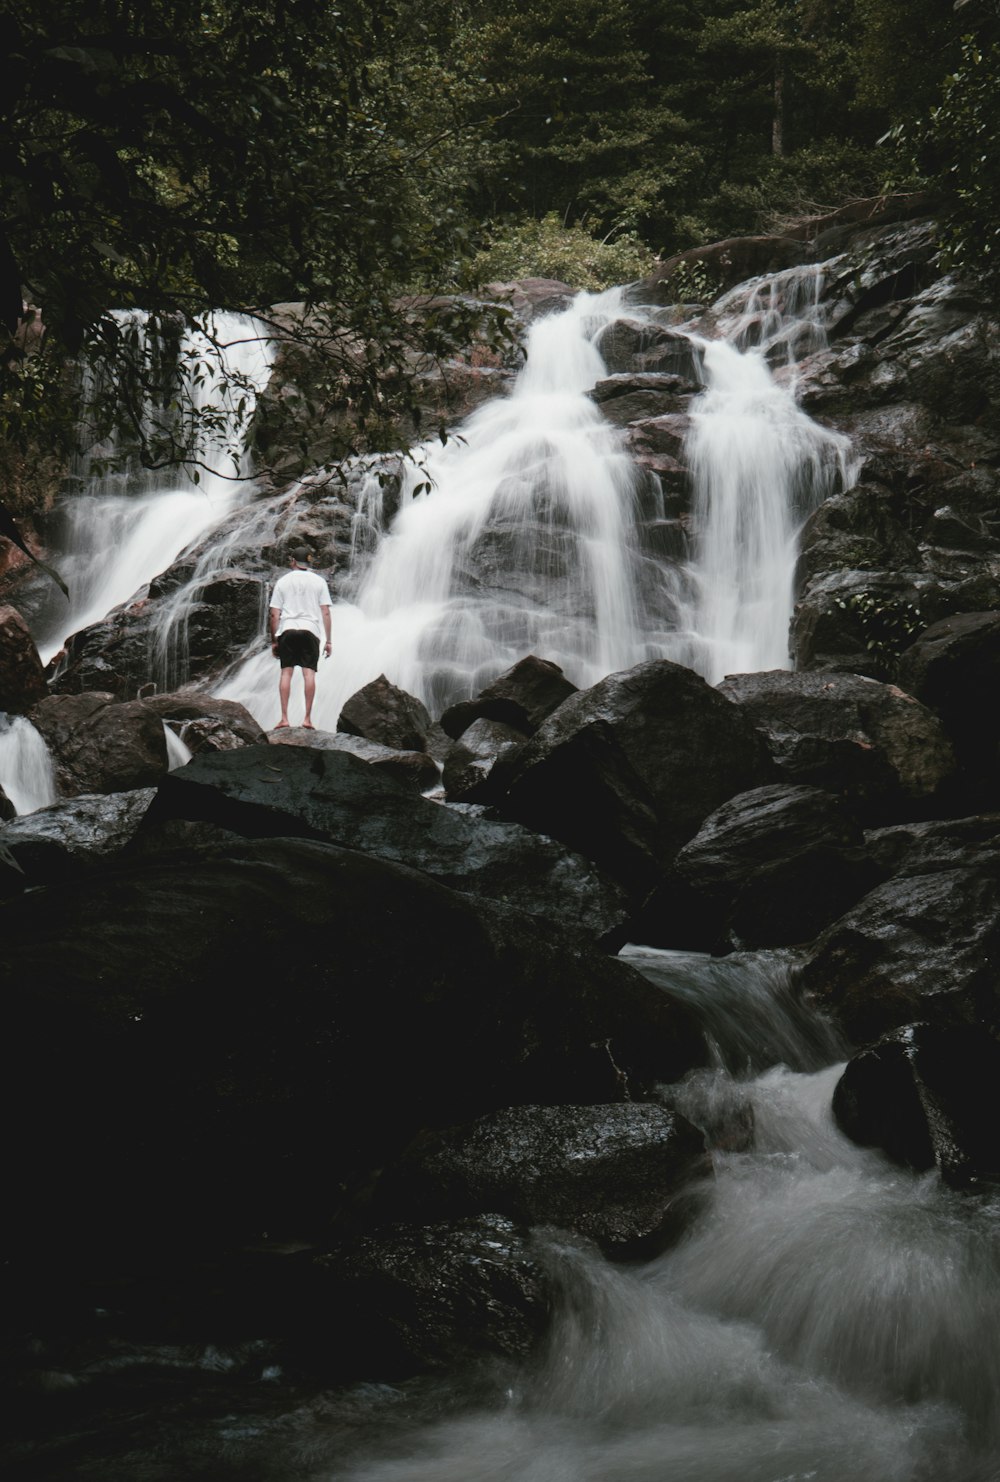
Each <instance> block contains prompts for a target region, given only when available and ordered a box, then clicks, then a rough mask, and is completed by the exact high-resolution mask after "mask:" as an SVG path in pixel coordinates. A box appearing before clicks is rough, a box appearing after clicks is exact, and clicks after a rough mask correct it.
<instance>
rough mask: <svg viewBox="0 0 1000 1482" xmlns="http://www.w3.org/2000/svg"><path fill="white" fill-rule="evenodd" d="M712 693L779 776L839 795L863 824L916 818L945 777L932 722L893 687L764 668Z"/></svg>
mask: <svg viewBox="0 0 1000 1482" xmlns="http://www.w3.org/2000/svg"><path fill="white" fill-rule="evenodd" d="M719 689H720V691H721V693H722V694H724V695H726V696H727V697H728V698H729V699H730V700H732V701H734V702H735V703H736V704H737V705H739V706H741V707H742V708H744V709H745V710H746V711H747V712H748V714H749V716H750V717H751V719H752V720H753V722H754V724H755V725H757V726H758V727H759V728H760V729H761V731H762V732H763V733H764V734H765V735H766V737H767V740H768V745H769V746H770V749H771V754H772V756H773V758H774V762H775V765H776V767H777V769H778V771H779V772H780V773H781V775H782V777H784V778H786V779H787V780H788V781H790V782H799V783H806V784H812V785H814V786H818V787H823V788H826V789H827V790H828V791H830V792H836V793H838V794H840V795H841V796H842V797H844V798H845V799H846V800H847V801H848V802H849V803H850V804H851V806H852V808H853V809H854V810H855V811H856V813H857V816H858V817H859V819H860V820H861V821H863V822H866V823H870V824H876V823H887V822H890V821H894V820H897V819H904V818H915V817H919V816H921V809H925V810H926V809H930V808H932V807H933V806H934V804H935V800H936V799H937V798H938V796H939V795H940V794H941V792H942V791H943V790H944V789H945V788H946V786H947V784H948V783H949V781H950V780H951V778H952V776H953V773H954V770H955V758H954V753H953V752H952V749H951V746H950V744H949V742H948V740H947V737H946V736H945V734H944V731H943V729H942V726H941V723H940V722H939V721H938V719H937V717H936V716H934V715H933V714H932V713H931V711H929V710H928V709H927V708H926V707H925V706H923V705H921V704H920V702H919V701H918V700H915V699H914V698H913V696H912V695H908V694H905V693H904V691H902V690H901V689H899V688H897V687H896V686H895V685H890V684H881V683H879V682H877V681H876V680H873V679H866V678H863V677H862V676H860V675H857V674H813V673H806V674H802V673H791V672H789V671H786V670H783V669H773V670H768V671H766V672H764V673H760V674H741V675H735V676H732V677H730V678H728V679H726V680H724V681H723V683H722V684H721V685H720V686H719Z"/></svg>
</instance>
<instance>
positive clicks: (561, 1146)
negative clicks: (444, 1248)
mask: <svg viewBox="0 0 1000 1482" xmlns="http://www.w3.org/2000/svg"><path fill="white" fill-rule="evenodd" d="M704 1154H705V1148H704V1139H703V1138H702V1135H701V1133H700V1132H699V1131H698V1130H697V1129H696V1128H695V1127H692V1126H691V1124H690V1123H689V1122H687V1121H685V1119H684V1118H683V1117H681V1116H679V1115H678V1114H677V1113H676V1112H672V1111H668V1110H667V1109H666V1108H665V1107H663V1106H657V1105H655V1104H650V1103H647V1104H637V1103H635V1102H623V1103H618V1104H614V1105H611V1106H585V1107H576V1106H558V1107H549V1106H519V1107H509V1108H505V1109H504V1110H502V1111H498V1112H494V1113H492V1114H491V1115H490V1116H487V1117H483V1118H480V1119H479V1120H478V1121H476V1122H473V1123H471V1124H469V1125H467V1126H464V1127H450V1128H447V1129H446V1130H445V1131H443V1132H439V1133H434V1134H428V1135H427V1136H425V1137H423V1138H421V1139H420V1140H419V1141H418V1142H417V1143H416V1144H414V1146H412V1147H411V1148H409V1149H408V1150H407V1152H406V1154H405V1155H404V1157H403V1158H402V1159H401V1160H400V1161H399V1162H397V1163H396V1164H394V1165H393V1166H392V1167H391V1168H390V1169H388V1170H387V1171H386V1172H385V1173H384V1174H383V1176H382V1178H381V1179H380V1180H379V1184H378V1188H377V1191H376V1201H375V1203H376V1209H377V1210H378V1211H379V1212H380V1213H382V1214H386V1213H387V1214H388V1215H389V1217H390V1218H392V1217H396V1218H399V1217H401V1215H402V1214H403V1212H404V1211H405V1212H406V1214H407V1216H408V1217H409V1218H418V1219H445V1218H448V1219H454V1218H457V1217H461V1216H465V1215H471V1214H477V1213H480V1212H486V1211H490V1210H492V1211H497V1212H499V1213H500V1214H505V1215H508V1216H509V1217H510V1218H511V1219H514V1220H518V1221H520V1222H521V1223H523V1224H527V1225H556V1226H559V1227H560V1228H562V1229H567V1230H570V1231H573V1232H575V1233H576V1234H579V1235H583V1236H585V1237H586V1238H587V1239H590V1240H594V1241H596V1242H597V1244H598V1245H600V1246H601V1248H602V1249H603V1250H604V1251H605V1253H607V1254H611V1255H616V1256H619V1257H620V1256H629V1257H634V1256H637V1255H639V1254H640V1253H642V1254H645V1255H649V1254H651V1253H653V1252H654V1251H656V1250H658V1249H662V1248H663V1247H664V1246H665V1245H666V1244H667V1243H668V1241H669V1239H670V1237H671V1235H672V1234H673V1233H674V1232H675V1227H676V1223H677V1219H678V1209H677V1204H678V1195H679V1193H680V1191H681V1190H683V1189H684V1187H685V1186H686V1184H687V1183H688V1182H689V1181H690V1179H691V1178H692V1177H693V1176H697V1175H700V1176H703V1175H704V1173H705V1169H706V1160H705V1155H704ZM395 1211H398V1213H396V1214H395V1215H394V1212H395Z"/></svg>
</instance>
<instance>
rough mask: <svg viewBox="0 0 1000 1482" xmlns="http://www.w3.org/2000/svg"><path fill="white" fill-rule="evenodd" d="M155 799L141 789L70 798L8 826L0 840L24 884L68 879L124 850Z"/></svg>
mask: <svg viewBox="0 0 1000 1482" xmlns="http://www.w3.org/2000/svg"><path fill="white" fill-rule="evenodd" d="M155 796H156V789H155V788H152V787H140V788H136V789H135V790H134V791H131V792H120V793H98V794H95V795H90V796H88V795H86V794H84V795H82V796H80V797H75V798H69V799H67V800H66V801H64V802H61V803H53V804H51V806H50V807H48V808H39V809H37V810H36V811H35V812H34V813H26V814H24V816H23V817H21V818H18V819H16V820H15V821H14V822H13V823H9V824H7V825H6V826H5V827H4V829H3V831H2V833H0V840H2V842H3V844H4V846H5V848H6V849H7V850H8V852H9V853H10V855H11V856H12V857H13V858H14V859H15V860H16V861H17V863H18V864H19V865H20V867H21V869H22V870H23V871H24V874H25V878H26V882H27V883H30V884H31V885H49V884H52V883H54V882H56V881H58V880H66V879H71V878H72V877H73V876H75V875H79V874H81V873H82V872H83V871H84V870H85V869H88V868H90V867H92V866H93V865H95V864H98V863H100V862H102V861H104V860H106V859H109V858H111V857H112V856H113V855H115V854H117V853H118V852H119V850H121V849H123V848H124V847H125V845H126V844H127V843H128V842H129V840H130V839H131V838H132V836H133V834H134V833H135V831H136V829H137V828H138V827H139V824H140V822H141V821H142V818H143V815H144V814H145V812H146V809H147V808H148V807H149V805H150V803H151V802H152V801H153V798H154V797H155Z"/></svg>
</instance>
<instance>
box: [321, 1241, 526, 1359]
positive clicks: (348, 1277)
mask: <svg viewBox="0 0 1000 1482" xmlns="http://www.w3.org/2000/svg"><path fill="white" fill-rule="evenodd" d="M312 1270H313V1273H314V1279H313V1282H312V1283H311V1293H312V1296H313V1300H314V1304H315V1305H314V1309H313V1310H314V1315H318V1314H325V1315H328V1320H329V1323H330V1324H332V1325H333V1327H335V1328H336V1331H337V1335H338V1347H341V1346H346V1348H347V1349H348V1350H349V1352H350V1353H351V1355H352V1359H351V1361H352V1362H353V1364H354V1366H355V1367H354V1373H355V1374H356V1375H360V1376H361V1377H367V1376H368V1375H370V1374H372V1373H375V1374H378V1375H379V1376H380V1377H381V1378H383V1379H386V1378H395V1377H397V1376H405V1375H407V1374H411V1373H413V1372H414V1371H415V1370H421V1369H438V1368H443V1367H448V1368H453V1367H454V1366H455V1365H462V1366H467V1365H468V1364H470V1363H473V1362H475V1361H476V1360H482V1358H483V1357H485V1356H491V1357H494V1358H497V1357H499V1358H503V1359H508V1360H509V1359H524V1358H526V1357H528V1355H529V1354H530V1353H531V1351H532V1349H533V1348H534V1347H535V1346H536V1345H537V1343H538V1342H539V1340H540V1339H541V1338H542V1336H543V1334H544V1333H545V1331H546V1329H547V1327H548V1323H549V1318H550V1315H551V1310H552V1307H553V1305H554V1298H555V1293H554V1288H553V1280H552V1276H551V1274H550V1272H549V1271H548V1270H547V1268H546V1265H545V1262H544V1261H543V1260H541V1259H540V1258H539V1252H538V1250H537V1249H536V1247H535V1245H534V1244H533V1243H532V1241H531V1239H530V1238H529V1236H528V1235H527V1233H526V1232H525V1231H524V1230H523V1229H521V1228H519V1227H518V1226H517V1225H516V1224H515V1223H514V1222H513V1221H511V1220H509V1219H506V1218H504V1217H503V1216H502V1215H500V1214H495V1213H487V1214H484V1215H481V1216H479V1217H477V1218H470V1219H464V1220H455V1221H449V1222H447V1223H445V1222H440V1223H436V1224H428V1225H420V1224H416V1223H414V1222H412V1221H411V1222H408V1223H405V1224H404V1223H399V1224H396V1225H392V1226H389V1227H387V1228H384V1229H381V1230H376V1231H373V1232H371V1233H369V1234H365V1235H362V1236H359V1237H358V1238H357V1239H355V1240H353V1241H350V1242H345V1243H343V1244H340V1245H337V1246H334V1247H332V1248H331V1249H330V1250H328V1251H326V1252H325V1253H324V1254H323V1255H320V1256H317V1257H316V1258H315V1259H314V1260H313V1262H312ZM316 1277H319V1278H321V1279H320V1280H319V1281H317V1280H316V1279H315V1278H316ZM320 1320H321V1321H323V1317H322V1316H321V1317H320Z"/></svg>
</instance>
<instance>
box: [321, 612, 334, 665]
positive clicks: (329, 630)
mask: <svg viewBox="0 0 1000 1482" xmlns="http://www.w3.org/2000/svg"><path fill="white" fill-rule="evenodd" d="M320 612H321V613H322V614H323V631H324V632H325V633H326V646H325V652H326V653H332V651H333V627H332V624H331V620H330V609H329V607H327V606H326V604H325V603H324V605H323V606H322V607H321V608H320Z"/></svg>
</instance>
